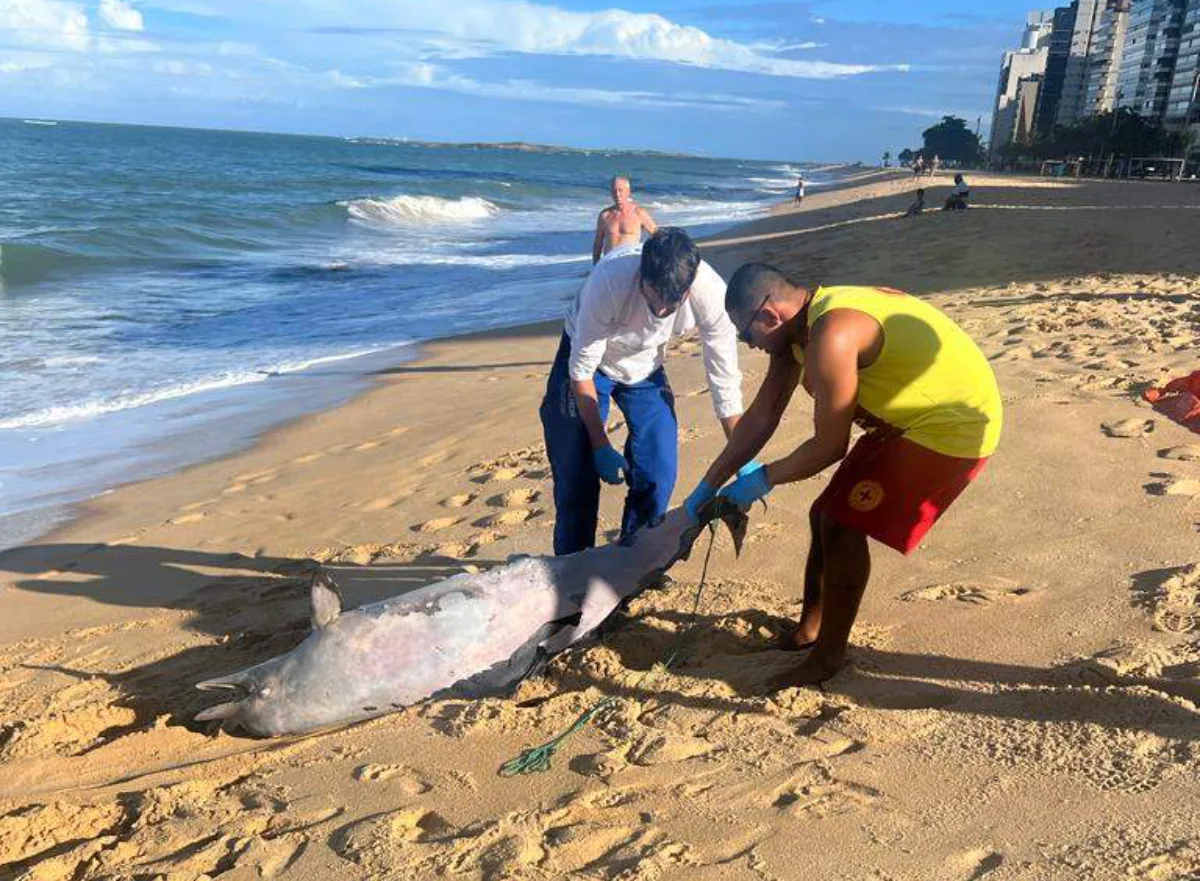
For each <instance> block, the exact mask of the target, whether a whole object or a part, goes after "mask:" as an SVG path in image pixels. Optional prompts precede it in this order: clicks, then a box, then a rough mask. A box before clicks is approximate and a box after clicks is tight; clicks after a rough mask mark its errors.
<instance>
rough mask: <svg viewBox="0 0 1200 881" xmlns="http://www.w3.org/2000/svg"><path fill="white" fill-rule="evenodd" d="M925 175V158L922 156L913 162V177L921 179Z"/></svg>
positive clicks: (918, 156)
mask: <svg viewBox="0 0 1200 881" xmlns="http://www.w3.org/2000/svg"><path fill="white" fill-rule="evenodd" d="M924 173H925V157H924V156H921V155H920V154H918V155H917V158H916V159H914V160H913V177H920V176H921V175H922V174H924Z"/></svg>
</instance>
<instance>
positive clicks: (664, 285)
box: [540, 227, 742, 554]
mask: <svg viewBox="0 0 1200 881" xmlns="http://www.w3.org/2000/svg"><path fill="white" fill-rule="evenodd" d="M685 305H686V307H687V308H685V309H681V308H680V307H681V306H685ZM692 321H694V322H695V324H696V326H697V327H698V328H699V331H700V342H701V344H702V346H703V349H704V371H705V374H706V376H707V380H708V388H709V390H710V392H711V394H712V402H713V408H714V409H715V410H716V414H717V420H718V421H719V422H720V423H721V428H722V429H723V430H724V432H725V435H726V437H728V436H729V433H730V432H732V431H733V428H734V426H736V425H737V422H738V418H739V417H740V416H741V413H742V374H741V371H740V370H739V369H738V353H737V331H736V330H734V327H733V324H731V323H730V321H729V316H728V315H726V314H725V281H724V279H722V278H721V276H720V275H718V274H717V271H716V270H715V269H713V268H712V267H711V266H709V265H708V264H707V263H705V262H703V261H702V260H701V259H700V251H699V250H698V249H697V248H696V245H695V243H694V242H693V241H692V240H691V238H690V237H689V236H688V234H687V233H686V232H684V231H683V230H682V229H677V228H674V227H664V228H662V229H660V230H658V231H657V232H655V233H654V234H653V235H652V236H650V238H649V239H647V240H646V242H645V244H644V245H642V248H641V253H637V252H636V251H629V252H627V251H622V252H621V253H617V254H613V255H612V256H611V257H606V258H605V259H603V260H601V261H600V262H599V263H598V264H597V265H596V266H595V267H594V268H593V269H592V271H591V274H590V275H588V277H587V280H586V281H585V282H584V283H583V287H581V288H580V289H579V292H578V293H577V294H576V295H575V299H574V301H573V303H572V304H571V306H570V307H569V308H568V310H567V320H566V326H565V328H564V330H563V335H562V339H561V341H560V342H559V346H558V354H557V355H555V358H554V366H553V367H552V368H551V370H550V378H549V380H548V381H547V383H546V396H545V398H544V399H543V400H542V406H541V411H540V415H541V420H542V430H543V434H544V437H545V441H546V455H547V458H548V459H549V460H550V470H551V473H552V475H553V478H554V510H555V521H554V553H555V554H571V553H574V552H575V551H581V550H583V549H584V548H590V547H592V546H593V545H595V543H596V525H597V516H598V513H599V507H600V481H601V480H603V481H604V482H605V483H611V484H620V483H624V484H626V485H627V486H628V491H627V493H626V495H625V510H624V513H623V514H622V515H621V535H622V536H628V535H630V534H631V533H632V532H633V531H634V530H635V529H637V528H638V527H639V526H642V525H643V524H645V523H648V522H650V521H652V520H654V519H655V518H656V517H659V516H661V515H662V514H664V513H665V512H666V510H667V505H668V503H669V502H670V501H671V493H672V491H673V490H674V488H675V479H676V472H677V469H678V460H679V424H678V422H677V420H676V417H675V396H674V394H673V393H672V391H671V385H670V383H669V382H668V381H667V374H666V371H665V370H664V369H663V352H664V351H665V349H666V345H667V342H668V341H669V340H670V338H671V337H672V335H674V334H676V333H679V332H681V330H682V329H684V328H685V327H686V326H687V323H689V322H692ZM610 403H615V404H616V405H617V406H618V407H619V408H620V409H621V412H622V413H623V414H624V416H625V424H626V425H627V426H628V429H629V433H628V436H627V438H626V440H625V447H624V451H623V452H621V451H618V450H617V449H616V448H615V447H614V446H613V445H612V443H611V442H610V441H609V438H608V431H607V429H606V428H605V423H606V422H607V421H608V411H609V406H610Z"/></svg>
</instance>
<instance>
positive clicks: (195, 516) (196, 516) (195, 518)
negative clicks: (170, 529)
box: [167, 511, 208, 526]
mask: <svg viewBox="0 0 1200 881" xmlns="http://www.w3.org/2000/svg"><path fill="white" fill-rule="evenodd" d="M207 516H208V514H206V513H205V512H203V511H193V512H192V513H191V514H184V515H183V516H182V517H172V518H171V519H170V520H168V521H167V525H168V526H183V525H184V524H185V523H197V522H199V521H200V520H203V519H204V518H205V517H207Z"/></svg>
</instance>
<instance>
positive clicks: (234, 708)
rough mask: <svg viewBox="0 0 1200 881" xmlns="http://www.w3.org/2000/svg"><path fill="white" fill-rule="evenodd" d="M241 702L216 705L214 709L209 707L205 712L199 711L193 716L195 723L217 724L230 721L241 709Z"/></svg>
mask: <svg viewBox="0 0 1200 881" xmlns="http://www.w3.org/2000/svg"><path fill="white" fill-rule="evenodd" d="M241 706H242V702H241V701H231V702H229V703H224V704H217V705H216V706H215V707H209V708H208V709H207V710H201V711H200V712H199V713H197V714H196V715H195V719H196V721H197V722H217V721H221V722H223V721H225V720H226V719H232V718H233V717H234V716H236V715H237V712H238V710H239V709H241Z"/></svg>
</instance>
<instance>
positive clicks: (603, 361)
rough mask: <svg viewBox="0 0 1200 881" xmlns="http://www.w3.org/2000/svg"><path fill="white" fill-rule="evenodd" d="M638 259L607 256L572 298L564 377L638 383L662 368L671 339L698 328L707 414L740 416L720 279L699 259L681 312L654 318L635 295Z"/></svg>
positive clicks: (733, 343) (733, 344)
mask: <svg viewBox="0 0 1200 881" xmlns="http://www.w3.org/2000/svg"><path fill="white" fill-rule="evenodd" d="M641 260H642V257H641V249H638V250H637V251H636V252H629V253H621V254H610V255H607V256H606V257H605V258H604V259H603V260H601V261H600V262H599V263H597V264H596V265H595V266H594V267H593V268H592V272H591V274H590V275H589V276H588V277H587V280H586V281H585V282H584V283H583V286H582V287H581V288H580V289H579V292H578V293H577V294H576V295H575V300H574V301H573V302H572V303H571V306H570V308H568V310H567V321H566V331H567V336H569V337H570V338H571V360H570V365H569V372H570V376H571V379H573V380H575V381H576V382H580V381H583V380H587V379H592V378H593V377H594V376H595V375H596V371H597V370H599V371H600V372H601V373H603V374H604V375H605V376H607V377H609V378H610V379H613V380H616V381H617V382H620V383H623V384H627V385H628V384H632V383H635V382H641V381H642V380H644V379H645V378H646V377H648V376H650V374H652V373H653V372H654V371H655V370H657V369H658V368H659V367H661V366H662V363H663V353H664V351H665V350H666V346H667V342H668V341H669V340H670V339H671V337H672V336H673V335H675V334H677V333H683V332H684V331H686V330H688V329H690V328H691V327H698V328H699V329H700V341H701V343H702V344H703V347H704V371H705V373H706V374H707V375H708V387H709V390H710V391H711V392H712V399H713V408H714V409H715V410H716V412H717V416H718V417H720V418H722V419H724V418H725V417H728V416H737V415H740V414H741V412H742V373H741V371H740V370H739V369H738V358H737V330H736V329H735V328H734V326H733V322H732V321H730V320H729V316H728V315H727V314H726V313H725V282H724V280H723V279H722V278H721V276H720V275H718V274H717V271H716V270H715V269H713V268H712V267H711V266H709V265H708V264H707V263H705V262H703V261H701V262H700V266H699V269H698V270H697V272H696V280H695V281H694V282H693V283H692V289H691V294H690V295H689V296H688V298H687V300H686V301H685V302H684V304H683V306H682V307H681V308H680V309H679V310H678V311H677V312H676V313H675V314H674V315H671V316H669V317H667V318H657V317H655V315H654V314H653V313H652V312H651V311H650V307H649V305H648V304H647V303H646V298H645V297H644V296H642V292H641V291H640V290H639V289H638V284H637V279H638V271H639V269H640V268H641Z"/></svg>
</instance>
